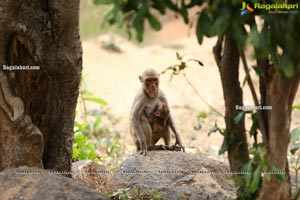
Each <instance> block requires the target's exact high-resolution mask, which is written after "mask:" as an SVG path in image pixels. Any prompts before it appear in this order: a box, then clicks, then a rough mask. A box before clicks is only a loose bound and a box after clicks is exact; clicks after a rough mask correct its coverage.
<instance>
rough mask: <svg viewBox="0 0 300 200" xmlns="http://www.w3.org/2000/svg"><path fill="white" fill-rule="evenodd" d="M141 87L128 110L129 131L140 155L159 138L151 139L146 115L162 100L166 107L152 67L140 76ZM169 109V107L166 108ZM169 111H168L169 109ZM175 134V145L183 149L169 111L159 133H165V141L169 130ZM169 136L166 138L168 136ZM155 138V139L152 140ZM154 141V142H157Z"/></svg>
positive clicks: (156, 74)
mask: <svg viewBox="0 0 300 200" xmlns="http://www.w3.org/2000/svg"><path fill="white" fill-rule="evenodd" d="M139 80H140V82H141V88H140V90H139V91H138V92H137V94H136V96H135V98H134V101H133V104H132V107H131V111H130V124H129V126H130V133H131V136H132V138H133V141H134V143H135V145H136V147H137V151H139V152H140V154H142V155H147V151H148V150H154V149H155V148H152V147H151V146H152V143H153V141H155V140H157V141H158V140H159V138H160V137H159V138H158V139H157V138H156V137H154V138H153V139H152V135H153V132H152V127H151V124H150V121H149V119H148V118H147V116H151V113H152V112H153V111H154V110H155V108H156V106H157V105H158V104H159V103H160V102H162V103H164V104H165V106H166V107H167V108H168V102H167V98H166V96H165V95H164V93H163V91H162V90H161V89H160V88H159V74H158V73H157V72H156V71H155V70H154V69H152V68H149V69H146V70H145V71H144V72H143V73H142V74H141V75H140V76H139ZM168 109H169V108H168ZM169 112H170V111H169ZM169 128H171V130H172V132H173V133H174V135H175V139H176V141H175V145H174V147H175V146H177V147H179V148H177V149H179V150H181V149H182V150H183V151H184V147H183V146H182V142H181V139H180V136H179V134H178V132H177V129H176V127H175V124H174V122H173V119H172V116H171V114H170V113H169V115H168V117H167V119H166V124H165V127H164V128H163V129H162V131H161V132H159V134H161V135H166V140H165V139H164V140H165V143H166V145H169V143H170V130H169ZM167 136H168V137H169V138H168V137H167ZM154 139H155V140H154ZM157 141H156V142H157Z"/></svg>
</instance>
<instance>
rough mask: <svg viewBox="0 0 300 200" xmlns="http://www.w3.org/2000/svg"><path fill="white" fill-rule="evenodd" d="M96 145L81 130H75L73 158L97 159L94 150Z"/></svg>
mask: <svg viewBox="0 0 300 200" xmlns="http://www.w3.org/2000/svg"><path fill="white" fill-rule="evenodd" d="M95 149H96V146H95V144H94V143H92V142H89V141H88V139H87V137H86V136H85V135H83V133H82V132H76V133H75V135H74V143H73V155H72V157H73V159H74V160H85V159H90V160H93V161H96V160H97V153H96V152H95Z"/></svg>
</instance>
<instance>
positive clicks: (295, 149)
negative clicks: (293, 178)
mask: <svg viewBox="0 0 300 200" xmlns="http://www.w3.org/2000/svg"><path fill="white" fill-rule="evenodd" d="M299 148H300V144H299V143H297V144H292V146H291V149H290V152H291V154H293V155H295V153H296V152H297V151H298V150H299Z"/></svg>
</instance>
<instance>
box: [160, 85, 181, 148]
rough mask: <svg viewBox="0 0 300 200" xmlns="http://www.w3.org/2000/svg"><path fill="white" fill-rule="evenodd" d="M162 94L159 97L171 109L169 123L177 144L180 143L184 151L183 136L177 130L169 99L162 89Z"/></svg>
mask: <svg viewBox="0 0 300 200" xmlns="http://www.w3.org/2000/svg"><path fill="white" fill-rule="evenodd" d="M159 92H160V96H159V99H160V100H161V101H162V102H164V103H166V104H167V106H168V108H169V111H170V115H169V118H168V120H167V124H168V125H169V126H170V128H171V130H172V131H173V133H174V135H175V139H176V142H175V146H176V145H178V146H179V147H180V148H181V149H182V150H183V151H185V149H184V147H183V146H182V142H181V138H180V136H179V134H178V132H177V129H176V127H175V124H174V121H173V118H172V115H171V110H170V107H169V105H168V100H167V98H166V96H165V94H164V93H163V92H162V91H161V90H160V91H159Z"/></svg>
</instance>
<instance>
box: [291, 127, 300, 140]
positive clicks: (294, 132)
mask: <svg viewBox="0 0 300 200" xmlns="http://www.w3.org/2000/svg"><path fill="white" fill-rule="evenodd" d="M299 137H300V129H299V128H294V129H293V130H292V131H291V143H292V144H295V143H296V142H297V141H298V140H299Z"/></svg>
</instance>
